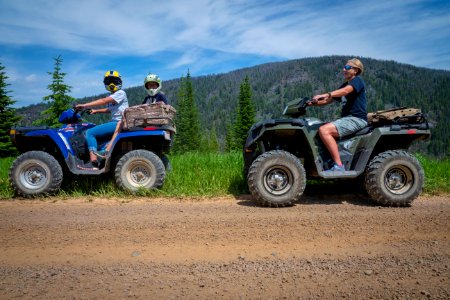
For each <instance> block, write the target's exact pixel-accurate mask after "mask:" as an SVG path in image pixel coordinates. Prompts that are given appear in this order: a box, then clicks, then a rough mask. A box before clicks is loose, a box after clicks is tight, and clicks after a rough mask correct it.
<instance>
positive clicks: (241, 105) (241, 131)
mask: <svg viewBox="0 0 450 300" xmlns="http://www.w3.org/2000/svg"><path fill="white" fill-rule="evenodd" d="M238 99H239V100H238V111H237V117H236V123H235V124H234V140H235V142H234V144H235V145H234V147H235V148H236V149H238V150H239V149H242V147H243V146H244V143H245V139H246V138H247V133H248V130H249V129H250V127H252V125H253V123H255V109H254V107H253V104H252V91H251V86H250V79H249V78H248V76H245V78H244V81H243V82H242V83H241V87H240V90H239V98H238Z"/></svg>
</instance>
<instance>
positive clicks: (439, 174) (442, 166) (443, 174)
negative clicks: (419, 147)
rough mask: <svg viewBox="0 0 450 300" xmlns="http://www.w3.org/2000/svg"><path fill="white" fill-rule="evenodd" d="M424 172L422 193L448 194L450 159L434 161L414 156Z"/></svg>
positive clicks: (449, 189) (449, 186)
mask: <svg viewBox="0 0 450 300" xmlns="http://www.w3.org/2000/svg"><path fill="white" fill-rule="evenodd" d="M416 157H417V159H418V160H419V161H420V163H421V164H422V167H423V169H424V171H425V187H424V192H425V193H428V194H439V193H450V159H448V158H447V159H443V160H436V159H430V158H427V157H425V156H423V155H420V154H418V155H416Z"/></svg>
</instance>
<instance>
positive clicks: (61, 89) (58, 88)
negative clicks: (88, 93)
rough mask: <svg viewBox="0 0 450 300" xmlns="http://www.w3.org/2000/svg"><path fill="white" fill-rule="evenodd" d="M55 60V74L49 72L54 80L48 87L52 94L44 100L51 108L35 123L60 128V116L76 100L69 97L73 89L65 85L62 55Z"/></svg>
mask: <svg viewBox="0 0 450 300" xmlns="http://www.w3.org/2000/svg"><path fill="white" fill-rule="evenodd" d="M54 60H55V69H54V70H53V72H47V73H48V74H49V75H52V78H53V82H52V83H51V84H49V85H48V86H47V89H49V90H50V91H51V92H52V94H50V95H48V96H45V97H44V98H43V100H44V101H48V103H49V105H50V106H49V108H47V109H46V110H44V111H43V112H42V113H41V115H43V116H44V118H43V119H40V120H37V121H36V122H35V123H34V124H36V125H47V126H50V127H58V126H59V125H60V124H59V122H58V118H59V116H60V115H61V113H62V112H63V111H65V110H67V109H68V108H70V104H71V103H72V102H74V101H75V98H72V97H71V96H69V95H67V94H68V93H70V89H71V88H72V87H71V86H68V85H66V84H64V77H65V76H66V73H63V72H61V64H62V61H63V59H62V58H61V55H59V56H58V57H56V58H54Z"/></svg>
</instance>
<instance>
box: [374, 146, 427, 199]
mask: <svg viewBox="0 0 450 300" xmlns="http://www.w3.org/2000/svg"><path fill="white" fill-rule="evenodd" d="M423 183H424V172H423V168H422V166H421V165H420V163H419V161H418V160H417V159H416V158H415V157H414V156H412V155H411V154H409V153H408V152H406V151H401V150H390V151H386V152H382V153H380V154H379V155H377V156H375V157H374V158H373V159H372V160H371V161H370V163H369V165H368V167H367V169H366V176H365V187H366V190H367V193H368V194H369V196H370V197H371V198H372V200H374V201H375V202H377V203H378V204H381V205H384V206H410V205H411V202H412V201H413V200H414V199H416V198H417V197H418V196H419V195H420V192H421V191H422V187H423Z"/></svg>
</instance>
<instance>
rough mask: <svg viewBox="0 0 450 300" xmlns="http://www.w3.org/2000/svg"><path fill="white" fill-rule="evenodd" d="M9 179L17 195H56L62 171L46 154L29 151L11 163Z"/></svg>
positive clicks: (61, 178)
mask: <svg viewBox="0 0 450 300" xmlns="http://www.w3.org/2000/svg"><path fill="white" fill-rule="evenodd" d="M9 178H10V181H11V185H12V187H13V189H14V191H15V193H16V194H17V195H20V196H23V197H33V196H38V195H43V194H54V193H56V192H57V191H58V189H59V187H60V186H61V183H62V180H63V171H62V168H61V165H60V164H59V163H58V161H57V160H56V159H55V158H54V157H53V156H51V155H50V154H48V153H47V152H43V151H29V152H25V153H24V154H22V155H20V156H19V157H17V158H16V160H15V161H14V162H13V164H12V165H11V168H10V169H9Z"/></svg>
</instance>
